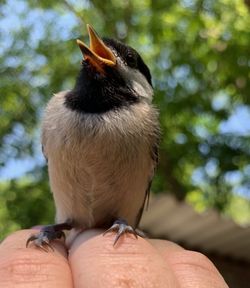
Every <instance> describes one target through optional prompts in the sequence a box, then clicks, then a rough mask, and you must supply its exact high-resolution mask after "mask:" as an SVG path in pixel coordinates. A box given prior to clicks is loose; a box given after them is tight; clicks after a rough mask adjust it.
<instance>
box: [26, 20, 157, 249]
mask: <svg viewBox="0 0 250 288" xmlns="http://www.w3.org/2000/svg"><path fill="white" fill-rule="evenodd" d="M87 28H88V33H89V38H90V46H89V47H88V46H86V45H85V44H84V43H83V42H82V41H80V40H77V44H78V45H79V47H80V49H81V52H82V54H83V60H82V67H81V70H80V73H79V75H78V78H77V80H76V84H75V87H74V88H73V89H72V90H70V91H63V92H59V93H58V94H55V95H54V96H53V97H52V99H51V100H50V101H49V103H48V105H47V109H46V111H45V115H44V119H43V123H42V147H43V153H44V155H45V157H46V158H47V161H48V171H49V179H50V186H51V190H52V191H53V196H54V200H55V206H56V223H57V224H55V225H49V226H45V227H43V228H42V229H41V231H40V232H39V233H38V234H37V235H32V236H31V237H30V238H29V239H28V241H27V245H28V244H29V242H34V244H35V245H37V246H40V247H41V248H45V247H47V246H49V243H50V241H52V240H53V239H56V238H60V237H62V236H63V235H64V233H63V230H70V229H72V228H76V229H88V228H95V227H98V228H108V227H111V228H110V229H108V230H107V231H108V232H110V231H116V237H115V241H114V244H115V243H116V242H117V240H118V239H119V237H120V236H121V235H122V234H124V233H127V232H128V233H133V234H135V235H136V233H137V232H135V229H136V227H137V226H138V224H139V221H140V218H141V215H142V212H143V208H144V205H145V202H146V199H147V197H148V195H149V191H150V185H151V181H152V178H153V175H154V171H155V167H156V164H157V155H158V142H159V122H158V112H157V110H156V109H155V108H154V106H153V105H152V104H151V102H152V97H153V89H152V83H151V75H150V71H149V69H148V67H147V66H146V64H145V63H144V62H143V60H142V58H141V56H140V55H139V54H138V53H137V52H136V51H135V50H134V49H133V48H131V47H129V46H127V45H125V44H123V43H121V42H119V41H117V40H114V39H106V38H104V39H103V40H102V39H101V38H100V37H99V36H98V35H97V34H96V32H95V31H94V29H93V28H92V27H91V26H89V25H88V26H87Z"/></svg>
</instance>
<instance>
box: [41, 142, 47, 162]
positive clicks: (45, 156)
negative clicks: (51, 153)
mask: <svg viewBox="0 0 250 288" xmlns="http://www.w3.org/2000/svg"><path fill="white" fill-rule="evenodd" d="M42 153H43V156H44V158H45V160H46V162H47V163H48V157H47V155H46V153H45V150H44V145H43V144H42Z"/></svg>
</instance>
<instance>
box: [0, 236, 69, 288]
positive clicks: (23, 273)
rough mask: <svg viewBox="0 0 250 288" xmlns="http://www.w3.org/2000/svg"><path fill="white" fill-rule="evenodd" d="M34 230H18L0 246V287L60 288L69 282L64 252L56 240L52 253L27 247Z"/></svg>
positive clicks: (67, 285) (66, 285)
mask: <svg viewBox="0 0 250 288" xmlns="http://www.w3.org/2000/svg"><path fill="white" fill-rule="evenodd" d="M35 233H37V230H21V231H18V232H15V233H14V234H12V235H10V236H8V237H7V238H6V239H5V240H4V241H3V242H2V243H1V245H0V287H25V288H29V287H32V288H34V287H46V288H52V287H53V288H54V287H62V288H64V287H65V288H66V287H67V288H70V287H73V285H72V278H71V272H70V268H69V264H68V262H67V253H66V250H65V248H64V246H63V245H62V243H60V242H59V241H55V242H54V243H53V248H54V252H52V251H49V252H48V253H46V252H44V251H43V250H41V249H39V248H36V247H31V246H30V247H29V248H26V246H25V245H26V241H27V239H28V238H29V236H30V235H31V234H35Z"/></svg>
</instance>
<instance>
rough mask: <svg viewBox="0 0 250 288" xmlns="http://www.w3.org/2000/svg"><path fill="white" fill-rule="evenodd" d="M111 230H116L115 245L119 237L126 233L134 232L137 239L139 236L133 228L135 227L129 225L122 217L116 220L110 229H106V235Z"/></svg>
mask: <svg viewBox="0 0 250 288" xmlns="http://www.w3.org/2000/svg"><path fill="white" fill-rule="evenodd" d="M110 232H116V236H115V240H114V243H113V246H115V244H116V243H117V242H118V240H119V238H120V237H121V236H122V235H123V234H125V233H130V234H133V235H134V236H135V238H136V239H137V238H138V236H137V232H136V231H135V230H134V229H133V227H131V226H129V225H128V224H127V222H126V221H124V220H122V219H119V220H117V221H115V223H114V224H113V225H112V226H111V227H110V228H109V229H108V230H106V231H105V232H104V233H103V235H106V234H107V233H110Z"/></svg>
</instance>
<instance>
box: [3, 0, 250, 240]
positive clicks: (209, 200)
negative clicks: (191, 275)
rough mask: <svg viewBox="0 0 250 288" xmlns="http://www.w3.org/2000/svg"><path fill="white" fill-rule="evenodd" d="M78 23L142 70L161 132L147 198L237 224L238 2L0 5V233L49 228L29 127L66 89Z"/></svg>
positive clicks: (242, 104)
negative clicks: (164, 196) (132, 57)
mask: <svg viewBox="0 0 250 288" xmlns="http://www.w3.org/2000/svg"><path fill="white" fill-rule="evenodd" d="M86 23H90V24H92V25H93V26H94V28H95V29H96V30H97V31H98V33H99V34H100V35H101V36H109V37H115V38H118V39H120V40H121V41H124V42H126V43H128V44H129V45H131V46H133V47H134V48H135V49H136V50H137V51H139V52H140V54H141V55H142V57H143V58H144V60H145V62H146V63H147V64H148V65H149V67H150V69H151V73H152V75H153V84H154V88H155V99H154V102H155V104H156V105H157V106H158V107H159V109H160V112H161V116H160V120H161V126H162V130H163V136H162V143H161V149H160V164H159V168H158V171H157V175H156V178H155V180H154V183H153V187H152V191H153V192H154V193H160V192H163V193H169V194H173V195H175V196H176V197H177V199H179V200H185V201H187V202H188V203H190V204H192V205H193V207H194V209H196V210H197V211H204V210H206V209H208V208H214V209H216V210H217V211H219V212H220V213H221V214H223V215H225V216H227V217H231V218H232V219H234V220H235V221H236V222H237V223H241V224H248V223H249V222H250V201H249V199H250V95H249V91H250V81H249V80H250V29H249V27H250V1H249V0H245V1H243V0H178V1H177V0H151V1H150V0H133V1H132V0H131V1H130V0H125V1H118V0H110V1H99V0H92V1H88V0H83V1H77V0H61V1H58V0H47V1H46V0H39V1H38V0H37V1H36V0H30V1H28V0H27V1H23V0H6V1H3V0H0V75H1V77H0V223H1V224H0V238H3V237H4V236H5V235H6V234H7V233H9V232H11V231H14V230H16V229H19V228H25V227H31V226H33V225H37V224H45V223H52V222H53V221H54V220H53V219H54V206H53V200H52V195H51V193H50V190H49V184H48V175H47V168H46V163H45V160H44V158H43V156H42V152H41V147H40V121H41V117H42V114H43V109H44V107H45V104H46V102H47V101H48V100H49V99H50V98H51V96H52V95H53V93H56V92H58V91H61V90H66V89H71V88H72V87H73V85H74V82H75V78H76V75H77V73H78V71H79V68H80V61H81V52H80V50H79V48H78V47H77V45H76V41H75V40H76V39H77V38H80V39H82V40H84V41H88V37H87V31H86V25H85V24H86Z"/></svg>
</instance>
